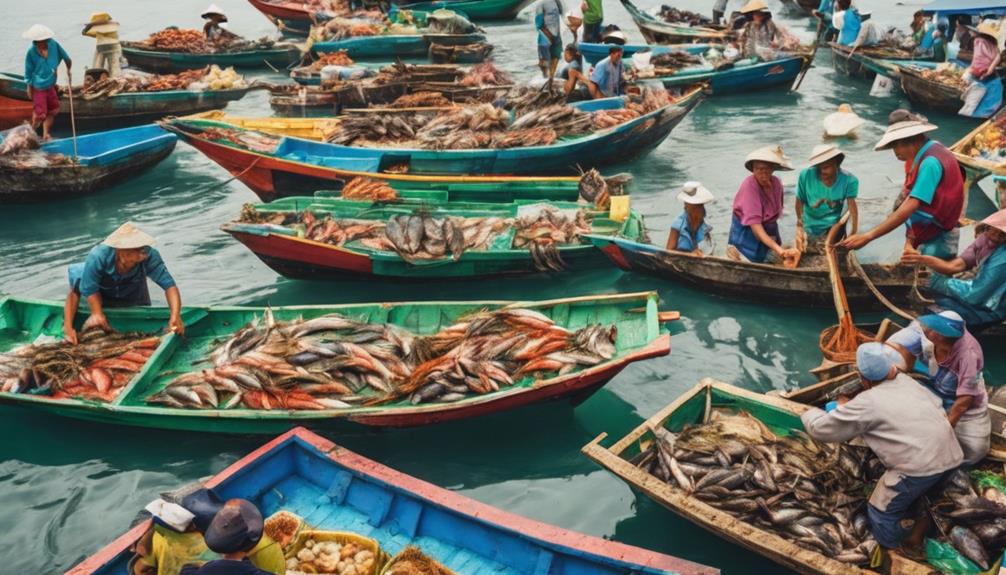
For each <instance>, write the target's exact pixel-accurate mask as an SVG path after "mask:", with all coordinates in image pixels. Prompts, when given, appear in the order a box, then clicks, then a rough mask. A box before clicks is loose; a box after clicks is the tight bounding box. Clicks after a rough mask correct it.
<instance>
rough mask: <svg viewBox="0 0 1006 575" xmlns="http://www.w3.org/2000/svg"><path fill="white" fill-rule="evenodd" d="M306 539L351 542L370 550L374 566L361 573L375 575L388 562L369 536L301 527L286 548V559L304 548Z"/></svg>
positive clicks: (379, 547) (325, 541) (341, 542)
mask: <svg viewBox="0 0 1006 575" xmlns="http://www.w3.org/2000/svg"><path fill="white" fill-rule="evenodd" d="M308 539H314V540H315V541H317V542H319V543H327V542H330V541H334V542H336V543H338V544H340V545H345V544H347V543H352V544H354V545H356V546H357V547H359V548H360V550H361V551H362V550H367V551H370V552H372V553H373V554H374V567H373V568H372V569H371V571H370V573H363V574H361V575H377V574H378V573H381V571H382V568H383V567H384V565H385V563H387V562H388V554H387V553H385V552H384V551H381V546H380V544H378V543H377V541H375V540H373V539H370V538H369V537H363V536H362V535H357V534H356V533H348V532H344V531H318V530H314V529H302V530H301V531H300V532H299V533H298V534H297V539H295V540H294V542H293V543H292V544H291V545H290V547H288V548H287V549H286V557H287V559H289V558H291V557H296V556H297V552H298V551H300V550H301V549H303V548H304V544H305V543H307V540H308Z"/></svg>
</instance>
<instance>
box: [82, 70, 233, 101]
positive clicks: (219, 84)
mask: <svg viewBox="0 0 1006 575" xmlns="http://www.w3.org/2000/svg"><path fill="white" fill-rule="evenodd" d="M247 85H248V84H247V83H246V82H245V80H244V78H243V77H242V76H241V75H240V74H238V73H237V72H235V71H234V68H227V69H221V68H220V67H219V66H216V65H211V66H207V67H206V68H199V69H196V70H185V71H183V72H179V73H177V74H128V75H122V76H118V77H115V78H105V79H103V80H98V81H97V82H94V83H92V84H89V85H88V86H86V87H83V88H77V89H75V90H74V96H81V97H83V98H84V99H85V100H94V99H96V98H104V97H109V96H114V95H116V94H121V93H124V92H164V91H167V90H197V91H202V90H229V89H232V88H243V87H245V86H247Z"/></svg>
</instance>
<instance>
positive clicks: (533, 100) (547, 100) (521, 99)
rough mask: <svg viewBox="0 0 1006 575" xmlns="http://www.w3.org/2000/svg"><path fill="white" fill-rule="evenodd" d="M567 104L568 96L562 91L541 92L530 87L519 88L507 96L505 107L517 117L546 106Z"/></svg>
mask: <svg viewBox="0 0 1006 575" xmlns="http://www.w3.org/2000/svg"><path fill="white" fill-rule="evenodd" d="M564 103H566V95H565V94H563V93H562V91H561V90H540V89H538V88H533V87H530V86H518V87H515V88H514V89H512V90H510V93H508V94H507V95H506V100H505V102H504V104H503V107H504V108H506V109H507V110H512V111H513V113H514V114H515V115H517V116H519V115H521V114H525V113H527V112H529V111H531V110H537V109H539V108H544V107H546V106H553V105H556V104H564Z"/></svg>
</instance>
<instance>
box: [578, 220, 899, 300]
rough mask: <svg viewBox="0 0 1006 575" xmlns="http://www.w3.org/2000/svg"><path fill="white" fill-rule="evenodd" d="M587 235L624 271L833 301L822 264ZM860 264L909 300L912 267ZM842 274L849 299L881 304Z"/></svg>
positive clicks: (717, 288)
mask: <svg viewBox="0 0 1006 575" xmlns="http://www.w3.org/2000/svg"><path fill="white" fill-rule="evenodd" d="M587 238H588V239H590V241H592V242H593V243H594V245H596V246H597V247H599V248H601V251H603V252H604V253H605V255H607V256H608V258H609V259H610V260H611V261H612V263H614V264H615V265H616V266H618V267H619V268H621V269H623V270H625V271H632V272H638V273H643V274H646V275H650V276H654V277H658V278H664V279H668V280H672V281H677V282H681V283H684V284H686V285H690V286H692V287H695V288H698V289H701V290H702V291H703V292H704V293H713V294H717V295H723V296H728V297H735V298H743V299H744V300H748V301H752V300H754V301H760V302H765V303H773V304H776V305H789V306H800V307H830V306H832V305H833V303H834V300H833V298H832V293H831V283H830V282H829V281H828V270H827V268H826V267H823V266H815V267H813V268H797V269H789V268H785V267H782V266H776V265H769V264H753V263H748V262H735V261H733V260H730V259H727V258H722V257H716V256H704V257H697V256H693V255H691V254H686V253H682V252H672V251H668V250H665V249H662V248H659V247H657V246H653V245H649V244H640V243H637V242H633V241H630V240H626V239H622V238H615V237H604V236H587ZM805 259H807V258H805ZM843 267H844V265H843ZM863 270H864V271H865V272H866V274H867V276H869V278H870V280H871V281H873V283H874V284H875V285H876V287H877V288H878V289H879V290H880V291H881V293H883V294H884V295H885V296H886V297H887V298H888V299H889V300H891V301H893V302H895V303H905V302H907V301H909V298H910V294H911V292H912V284H913V279H914V277H913V272H912V269H911V268H907V267H902V266H885V265H882V264H864V265H863ZM843 280H844V282H845V291H846V295H847V297H848V299H849V303H850V304H851V305H855V306H857V307H865V308H876V309H880V308H879V306H880V303H879V302H878V301H877V299H876V297H874V295H873V293H872V292H870V290H869V289H868V288H867V286H866V284H865V283H863V281H862V280H861V279H859V277H858V276H855V275H852V274H851V272H846V273H845V274H844V278H843Z"/></svg>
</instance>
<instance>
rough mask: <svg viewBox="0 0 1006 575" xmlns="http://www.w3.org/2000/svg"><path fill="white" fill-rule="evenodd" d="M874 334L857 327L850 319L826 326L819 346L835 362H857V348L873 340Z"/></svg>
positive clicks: (826, 357)
mask: <svg viewBox="0 0 1006 575" xmlns="http://www.w3.org/2000/svg"><path fill="white" fill-rule="evenodd" d="M874 338H875V336H874V334H872V333H870V332H868V331H864V330H861V329H859V328H858V327H856V326H855V325H854V324H853V323H852V321H851V318H850V321H847V322H846V321H843V322H841V323H839V324H838V325H833V326H831V327H828V328H825V330H824V331H822V332H821V336H820V337H819V338H818V346H819V347H820V348H821V354H822V355H824V357H825V359H827V360H829V361H833V362H835V363H855V361H856V348H858V347H859V346H860V345H861V344H864V343H866V342H869V341H873V340H874Z"/></svg>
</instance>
